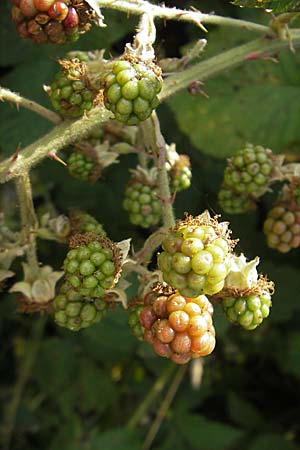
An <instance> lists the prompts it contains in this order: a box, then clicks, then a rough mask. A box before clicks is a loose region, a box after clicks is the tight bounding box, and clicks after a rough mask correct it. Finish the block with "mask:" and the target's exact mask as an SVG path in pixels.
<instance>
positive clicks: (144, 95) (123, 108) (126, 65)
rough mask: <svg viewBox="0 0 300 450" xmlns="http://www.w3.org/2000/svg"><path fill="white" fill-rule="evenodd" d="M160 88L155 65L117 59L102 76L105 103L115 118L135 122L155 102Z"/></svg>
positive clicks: (151, 107)
mask: <svg viewBox="0 0 300 450" xmlns="http://www.w3.org/2000/svg"><path fill="white" fill-rule="evenodd" d="M161 88H162V79H161V76H160V69H159V68H158V67H157V66H155V65H154V64H151V65H146V64H145V63H143V62H141V61H140V62H131V61H126V60H119V61H116V62H115V64H114V66H113V68H112V71H111V72H110V73H109V74H108V75H107V76H106V78H105V80H104V101H105V106H106V107H107V109H109V110H110V111H112V112H113V113H114V115H115V118H116V119H117V120H118V121H119V122H123V123H126V124H127V125H137V124H138V123H139V122H141V121H143V120H146V119H147V118H148V117H150V115H151V113H152V111H153V110H154V109H155V108H156V107H157V106H158V103H159V101H158V98H157V95H158V94H159V92H160V91H161Z"/></svg>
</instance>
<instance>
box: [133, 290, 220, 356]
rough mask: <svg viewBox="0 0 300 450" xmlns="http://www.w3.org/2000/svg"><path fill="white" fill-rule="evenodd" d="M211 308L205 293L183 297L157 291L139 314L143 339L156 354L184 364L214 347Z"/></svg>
mask: <svg viewBox="0 0 300 450" xmlns="http://www.w3.org/2000/svg"><path fill="white" fill-rule="evenodd" d="M212 314H213V307H212V304H211V303H210V302H209V300H208V299H207V297H206V296H205V295H200V296H198V297H196V298H193V299H191V298H186V297H183V296H182V295H180V294H179V292H178V291H177V292H175V293H173V294H164V293H162V294H158V295H157V296H156V299H155V300H154V301H153V303H152V304H151V305H148V306H145V307H144V309H143V310H142V312H141V313H140V323H141V324H142V326H143V327H144V328H145V331H144V340H145V341H146V342H148V343H149V344H151V345H152V347H153V349H154V351H155V353H157V354H158V355H159V356H163V357H166V358H170V359H171V360H172V361H173V362H175V363H177V364H185V363H187V362H188V361H190V360H191V359H193V358H199V357H201V356H206V355H209V354H210V353H211V352H212V351H213V350H214V348H215V344H216V340H215V329H214V326H213V322H212Z"/></svg>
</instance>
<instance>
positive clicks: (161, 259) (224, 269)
mask: <svg viewBox="0 0 300 450" xmlns="http://www.w3.org/2000/svg"><path fill="white" fill-rule="evenodd" d="M231 245H232V242H231V241H230V240H229V231H228V230H227V224H226V223H218V222H217V220H216V219H212V218H211V217H210V215H209V213H208V211H206V212H205V213H203V214H202V215H201V216H198V217H196V218H192V217H187V219H186V220H183V221H179V222H178V223H177V224H176V226H175V228H173V229H171V230H170V231H169V233H168V234H167V235H166V237H165V238H164V240H163V242H162V247H163V250H164V251H163V252H162V253H161V254H160V255H159V256H158V267H159V269H160V270H161V271H162V275H163V279H164V281H165V282H166V283H168V284H169V285H170V286H172V287H173V288H175V289H178V291H179V292H180V293H181V294H182V295H184V296H185V297H192V298H193V297H197V296H198V295H199V294H208V295H213V294H216V293H217V292H219V291H221V290H222V288H223V286H224V281H225V278H226V276H227V274H228V271H229V258H228V256H229V254H230V251H231Z"/></svg>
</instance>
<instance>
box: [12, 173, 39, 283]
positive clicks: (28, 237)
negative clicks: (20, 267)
mask: <svg viewBox="0 0 300 450" xmlns="http://www.w3.org/2000/svg"><path fill="white" fill-rule="evenodd" d="M16 186H17V195H18V200H19V208H20V215H21V225H22V231H21V233H22V234H23V241H24V243H25V244H26V245H27V248H26V255H27V261H28V264H29V265H30V268H31V272H32V274H33V276H34V274H35V273H37V272H38V268H39V263H38V259H37V253H36V235H37V230H38V221H37V218H36V215H35V210H34V205H33V200H32V190H31V183H30V178H29V175H28V173H26V172H25V173H24V174H23V175H22V176H20V177H19V178H17V180H16Z"/></svg>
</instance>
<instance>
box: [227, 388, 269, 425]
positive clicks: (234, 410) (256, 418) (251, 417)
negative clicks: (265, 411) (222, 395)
mask: <svg viewBox="0 0 300 450" xmlns="http://www.w3.org/2000/svg"><path fill="white" fill-rule="evenodd" d="M228 413H229V416H230V418H231V419H232V420H233V421H234V423H236V424H237V425H240V426H241V427H243V428H246V429H253V428H259V427H260V426H262V425H263V424H264V418H263V417H262V416H261V414H260V413H259V411H258V409H257V408H256V407H255V406H254V405H253V404H252V403H250V402H248V401H247V400H245V399H243V398H241V397H240V396H239V395H238V394H236V393H235V392H229V394H228Z"/></svg>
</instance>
